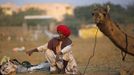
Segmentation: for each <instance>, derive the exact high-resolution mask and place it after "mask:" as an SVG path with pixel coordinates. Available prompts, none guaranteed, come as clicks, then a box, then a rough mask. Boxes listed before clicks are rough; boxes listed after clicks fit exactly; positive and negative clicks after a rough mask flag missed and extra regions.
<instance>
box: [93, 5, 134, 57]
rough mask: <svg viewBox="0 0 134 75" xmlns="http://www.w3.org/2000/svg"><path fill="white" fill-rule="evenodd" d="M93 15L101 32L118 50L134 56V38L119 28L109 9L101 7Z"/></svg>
mask: <svg viewBox="0 0 134 75" xmlns="http://www.w3.org/2000/svg"><path fill="white" fill-rule="evenodd" d="M92 15H93V19H94V21H95V23H96V25H97V26H98V28H99V29H100V30H101V32H103V33H104V34H105V35H106V36H107V37H108V38H109V39H110V40H111V41H112V42H113V43H114V44H115V45H116V46H117V47H118V48H120V50H122V51H124V52H126V53H128V54H130V55H133V56H134V37H133V36H130V35H128V34H127V33H124V32H123V31H122V30H121V29H120V28H119V25H117V23H115V22H113V20H112V19H111V18H110V16H109V9H108V8H105V7H100V8H97V9H94V11H93V13H92ZM126 35H127V39H126ZM126 40H127V42H126Z"/></svg>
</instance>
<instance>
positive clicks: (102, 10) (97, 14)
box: [92, 6, 110, 23]
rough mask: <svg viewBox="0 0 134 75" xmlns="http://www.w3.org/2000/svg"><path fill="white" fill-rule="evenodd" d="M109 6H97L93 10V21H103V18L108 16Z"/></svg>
mask: <svg viewBox="0 0 134 75" xmlns="http://www.w3.org/2000/svg"><path fill="white" fill-rule="evenodd" d="M109 10H110V8H109V6H107V7H98V8H96V9H94V10H93V12H92V16H93V19H94V21H95V23H104V22H105V20H106V19H107V18H108V17H109V14H108V13H109Z"/></svg>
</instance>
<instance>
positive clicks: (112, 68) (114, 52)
mask: <svg viewBox="0 0 134 75" xmlns="http://www.w3.org/2000/svg"><path fill="white" fill-rule="evenodd" d="M5 30H6V29H5ZM11 31H12V32H13V30H11ZM11 31H10V30H8V31H6V32H11ZM1 32H4V29H3V31H1ZM12 32H11V34H12ZM20 34H21V33H19V35H20ZM71 39H72V41H73V48H72V51H73V54H74V57H75V59H76V60H77V63H78V67H79V70H80V72H81V73H83V71H84V69H85V66H86V64H87V61H88V58H89V57H90V56H91V55H92V52H93V45H94V44H95V42H94V38H89V39H81V38H78V37H71ZM48 40H49V39H48V38H47V37H46V36H42V37H41V38H40V40H38V41H28V40H25V41H23V42H20V41H18V40H15V39H13V40H10V41H8V40H6V39H0V59H1V58H2V57H3V56H9V57H11V58H16V59H18V60H19V61H21V62H22V61H24V60H27V61H29V62H31V63H32V64H38V63H41V62H43V61H44V60H46V59H45V56H44V54H42V53H34V54H33V55H32V56H28V55H26V54H25V51H27V50H30V49H32V48H35V47H37V46H40V45H42V44H44V43H46V42H47V41H48ZM22 46H24V47H25V48H26V50H25V51H22V52H14V51H13V50H12V49H13V48H15V47H22ZM125 62H127V63H130V64H134V57H132V56H130V55H127V57H126V61H125ZM122 63H124V62H123V61H122V57H121V51H120V49H118V48H117V47H115V46H114V45H113V43H112V42H111V41H110V40H109V39H108V38H107V37H106V36H103V37H101V38H97V42H96V51H95V55H94V57H93V58H92V59H91V61H90V63H89V65H88V68H87V70H86V75H89V74H90V75H119V69H120V65H121V64H122ZM48 74H49V73H47V72H33V73H24V74H23V73H22V74H17V75H48Z"/></svg>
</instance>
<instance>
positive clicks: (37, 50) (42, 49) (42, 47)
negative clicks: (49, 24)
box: [26, 43, 47, 56]
mask: <svg viewBox="0 0 134 75" xmlns="http://www.w3.org/2000/svg"><path fill="white" fill-rule="evenodd" d="M46 49H47V43H46V44H44V45H42V46H39V47H37V48H34V49H31V50H29V51H27V52H26V54H28V55H29V56H31V55H32V53H33V52H43V51H44V50H46Z"/></svg>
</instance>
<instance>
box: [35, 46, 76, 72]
mask: <svg viewBox="0 0 134 75" xmlns="http://www.w3.org/2000/svg"><path fill="white" fill-rule="evenodd" d="M47 45H48V43H46V44H44V45H42V46H39V47H37V49H38V51H39V52H45V56H46V58H47V60H48V62H49V63H50V71H54V70H56V67H55V65H58V66H59V67H60V68H63V63H60V62H56V55H55V53H54V52H53V51H52V50H50V49H48V48H47ZM71 48H72V45H68V46H66V47H64V48H63V49H62V50H61V52H62V53H63V56H62V58H63V60H66V61H68V64H67V67H66V68H65V72H66V73H67V74H77V73H78V69H77V63H76V61H75V59H74V57H73V54H72V51H71Z"/></svg>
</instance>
